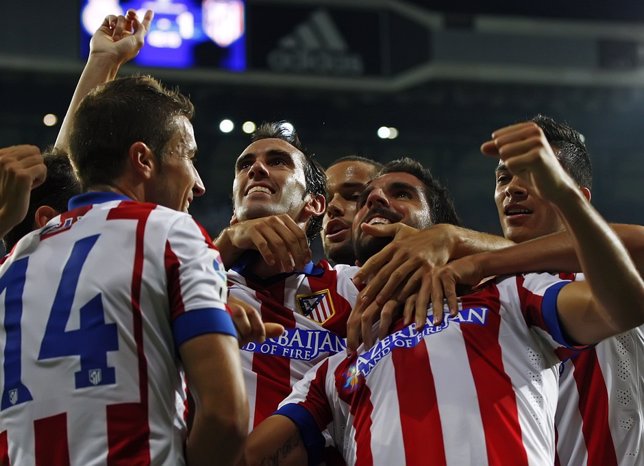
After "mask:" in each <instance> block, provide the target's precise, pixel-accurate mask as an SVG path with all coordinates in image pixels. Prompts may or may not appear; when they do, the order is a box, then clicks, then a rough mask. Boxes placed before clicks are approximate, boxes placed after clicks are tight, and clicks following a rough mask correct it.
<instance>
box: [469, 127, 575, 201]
mask: <svg viewBox="0 0 644 466" xmlns="http://www.w3.org/2000/svg"><path fill="white" fill-rule="evenodd" d="M481 152H483V153H484V154H485V155H491V156H495V157H498V158H500V159H501V160H502V161H503V163H504V164H505V166H506V167H507V169H508V170H509V171H510V173H512V174H513V175H514V176H517V177H518V178H520V179H521V180H522V181H523V182H525V183H526V184H528V185H530V186H532V187H533V188H534V190H535V192H536V193H537V195H539V196H540V197H541V198H543V199H546V200H549V201H556V199H557V198H558V197H559V196H560V195H562V194H563V193H565V192H569V191H570V190H571V189H573V190H574V189H577V186H576V185H575V183H574V181H573V180H572V179H571V178H570V176H569V175H568V174H567V173H566V172H565V171H564V169H563V168H562V166H561V164H560V163H559V161H558V160H557V158H556V157H555V154H554V152H553V150H552V147H551V146H550V144H549V143H548V140H547V139H546V137H545V135H544V134H543V131H542V130H541V128H539V126H537V125H536V123H533V122H526V123H518V124H515V125H511V126H506V127H505V128H501V129H499V130H497V131H495V132H494V133H492V140H490V141H487V142H485V143H484V144H483V145H482V146H481Z"/></svg>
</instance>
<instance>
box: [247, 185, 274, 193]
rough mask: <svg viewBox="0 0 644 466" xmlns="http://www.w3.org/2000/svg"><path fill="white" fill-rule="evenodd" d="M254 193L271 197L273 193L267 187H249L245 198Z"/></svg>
mask: <svg viewBox="0 0 644 466" xmlns="http://www.w3.org/2000/svg"><path fill="white" fill-rule="evenodd" d="M254 193H264V194H268V195H271V194H273V191H272V190H271V189H270V188H269V187H268V186H262V185H255V186H251V187H250V188H248V190H246V196H249V195H251V194H254Z"/></svg>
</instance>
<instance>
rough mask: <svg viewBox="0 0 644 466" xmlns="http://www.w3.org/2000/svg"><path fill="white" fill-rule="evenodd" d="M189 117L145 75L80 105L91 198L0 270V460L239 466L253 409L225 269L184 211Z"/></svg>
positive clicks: (183, 103)
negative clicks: (187, 413) (181, 406)
mask: <svg viewBox="0 0 644 466" xmlns="http://www.w3.org/2000/svg"><path fill="white" fill-rule="evenodd" d="M192 112H193V107H192V104H191V103H190V101H189V100H188V99H187V98H185V97H184V96H182V95H181V94H179V93H178V92H176V91H169V90H167V89H165V88H164V87H163V86H162V85H160V84H159V83H158V82H157V81H155V80H154V79H152V78H150V77H144V76H142V77H134V78H126V79H120V80H116V81H112V82H110V83H108V84H107V85H105V86H103V87H101V88H98V89H97V90H95V91H93V92H92V93H90V94H89V95H88V96H87V97H86V98H85V99H84V100H83V101H82V103H81V105H80V107H79V108H78V110H77V113H76V115H75V117H74V120H73V124H72V128H73V131H72V134H71V138H70V149H71V150H70V154H71V156H72V157H73V163H74V165H75V167H76V169H77V172H78V175H79V179H80V182H81V185H82V187H83V189H84V191H86V192H85V193H84V194H81V195H79V196H75V197H74V198H72V199H71V201H70V205H69V207H70V209H69V211H68V212H66V213H64V214H62V215H61V216H59V217H56V218H55V219H53V220H52V221H51V222H49V223H48V224H47V225H46V226H45V227H44V228H41V229H38V230H35V231H34V232H32V233H30V234H28V235H27V236H25V237H24V238H23V239H22V240H20V241H19V242H18V243H17V245H16V246H15V247H14V248H13V250H12V252H11V254H10V255H8V256H7V257H6V258H5V259H4V260H3V263H2V266H0V291H1V292H2V293H3V295H2V300H1V301H0V321H1V322H2V326H0V342H2V351H3V360H4V364H3V366H2V369H1V372H0V380H2V381H3V387H2V398H1V404H0V462H2V463H3V464H21V465H23V464H24V465H33V464H167V465H176V464H185V463H187V464H190V465H199V464H211V462H212V460H213V458H215V457H216V458H217V459H218V461H220V462H221V464H235V463H236V461H237V460H238V458H239V454H240V452H241V448H242V445H243V442H244V440H245V436H246V429H247V423H248V407H247V398H246V395H245V388H244V386H243V378H242V374H241V366H240V360H239V350H238V346H237V345H238V343H237V339H236V332H235V328H234V326H233V323H232V321H231V319H230V316H229V314H228V313H227V312H226V310H225V302H226V281H225V275H224V271H223V266H222V264H221V261H220V259H219V255H218V253H217V251H216V250H215V249H214V248H213V247H212V244H211V241H210V238H208V235H207V234H205V233H204V232H203V229H201V228H200V227H199V225H197V224H196V223H195V221H194V220H193V219H192V218H191V217H190V216H189V215H187V214H185V213H183V212H181V211H185V210H187V207H188V206H189V204H190V202H191V200H192V199H193V197H194V196H199V195H201V194H203V191H204V189H203V185H202V184H201V180H200V178H199V175H198V173H197V171H196V170H195V168H194V166H193V163H192V159H193V157H194V155H195V152H196V150H197V146H196V143H195V140H194V136H193V132H192V125H191V123H190V118H191V116H192ZM182 369H183V370H185V374H186V378H187V382H188V385H189V387H190V389H191V392H192V394H193V395H194V398H195V400H196V412H195V420H194V423H193V426H192V430H191V432H190V434H189V435H187V433H186V427H185V424H184V423H183V419H182V417H181V416H180V415H179V414H180V413H178V412H177V409H178V408H177V403H176V397H184V399H185V395H184V390H183V388H182V385H181V371H182ZM213 374H216V376H215V377H213ZM184 455H185V457H184Z"/></svg>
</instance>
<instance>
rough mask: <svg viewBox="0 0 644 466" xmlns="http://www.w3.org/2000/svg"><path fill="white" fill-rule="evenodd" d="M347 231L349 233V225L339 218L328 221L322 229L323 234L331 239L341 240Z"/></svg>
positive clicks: (344, 237)
mask: <svg viewBox="0 0 644 466" xmlns="http://www.w3.org/2000/svg"><path fill="white" fill-rule="evenodd" d="M349 233H351V228H350V226H349V225H348V224H347V223H346V222H345V221H344V220H340V219H335V220H331V221H329V223H327V225H326V228H325V229H324V235H325V236H326V237H327V239H329V240H331V241H343V240H344V239H346V236H347V235H348V234H349Z"/></svg>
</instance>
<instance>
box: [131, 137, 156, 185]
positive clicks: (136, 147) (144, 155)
mask: <svg viewBox="0 0 644 466" xmlns="http://www.w3.org/2000/svg"><path fill="white" fill-rule="evenodd" d="M128 160H129V162H130V166H131V167H132V169H133V170H134V172H135V173H137V174H139V175H140V176H142V177H143V178H145V179H149V178H150V177H151V176H152V174H153V173H154V170H155V168H156V166H157V164H158V163H159V161H158V159H157V157H156V155H155V154H154V152H153V151H152V149H150V148H149V147H148V145H147V144H146V143H144V142H141V141H137V142H135V143H133V144H132V145H131V146H130V148H129V150H128Z"/></svg>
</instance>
